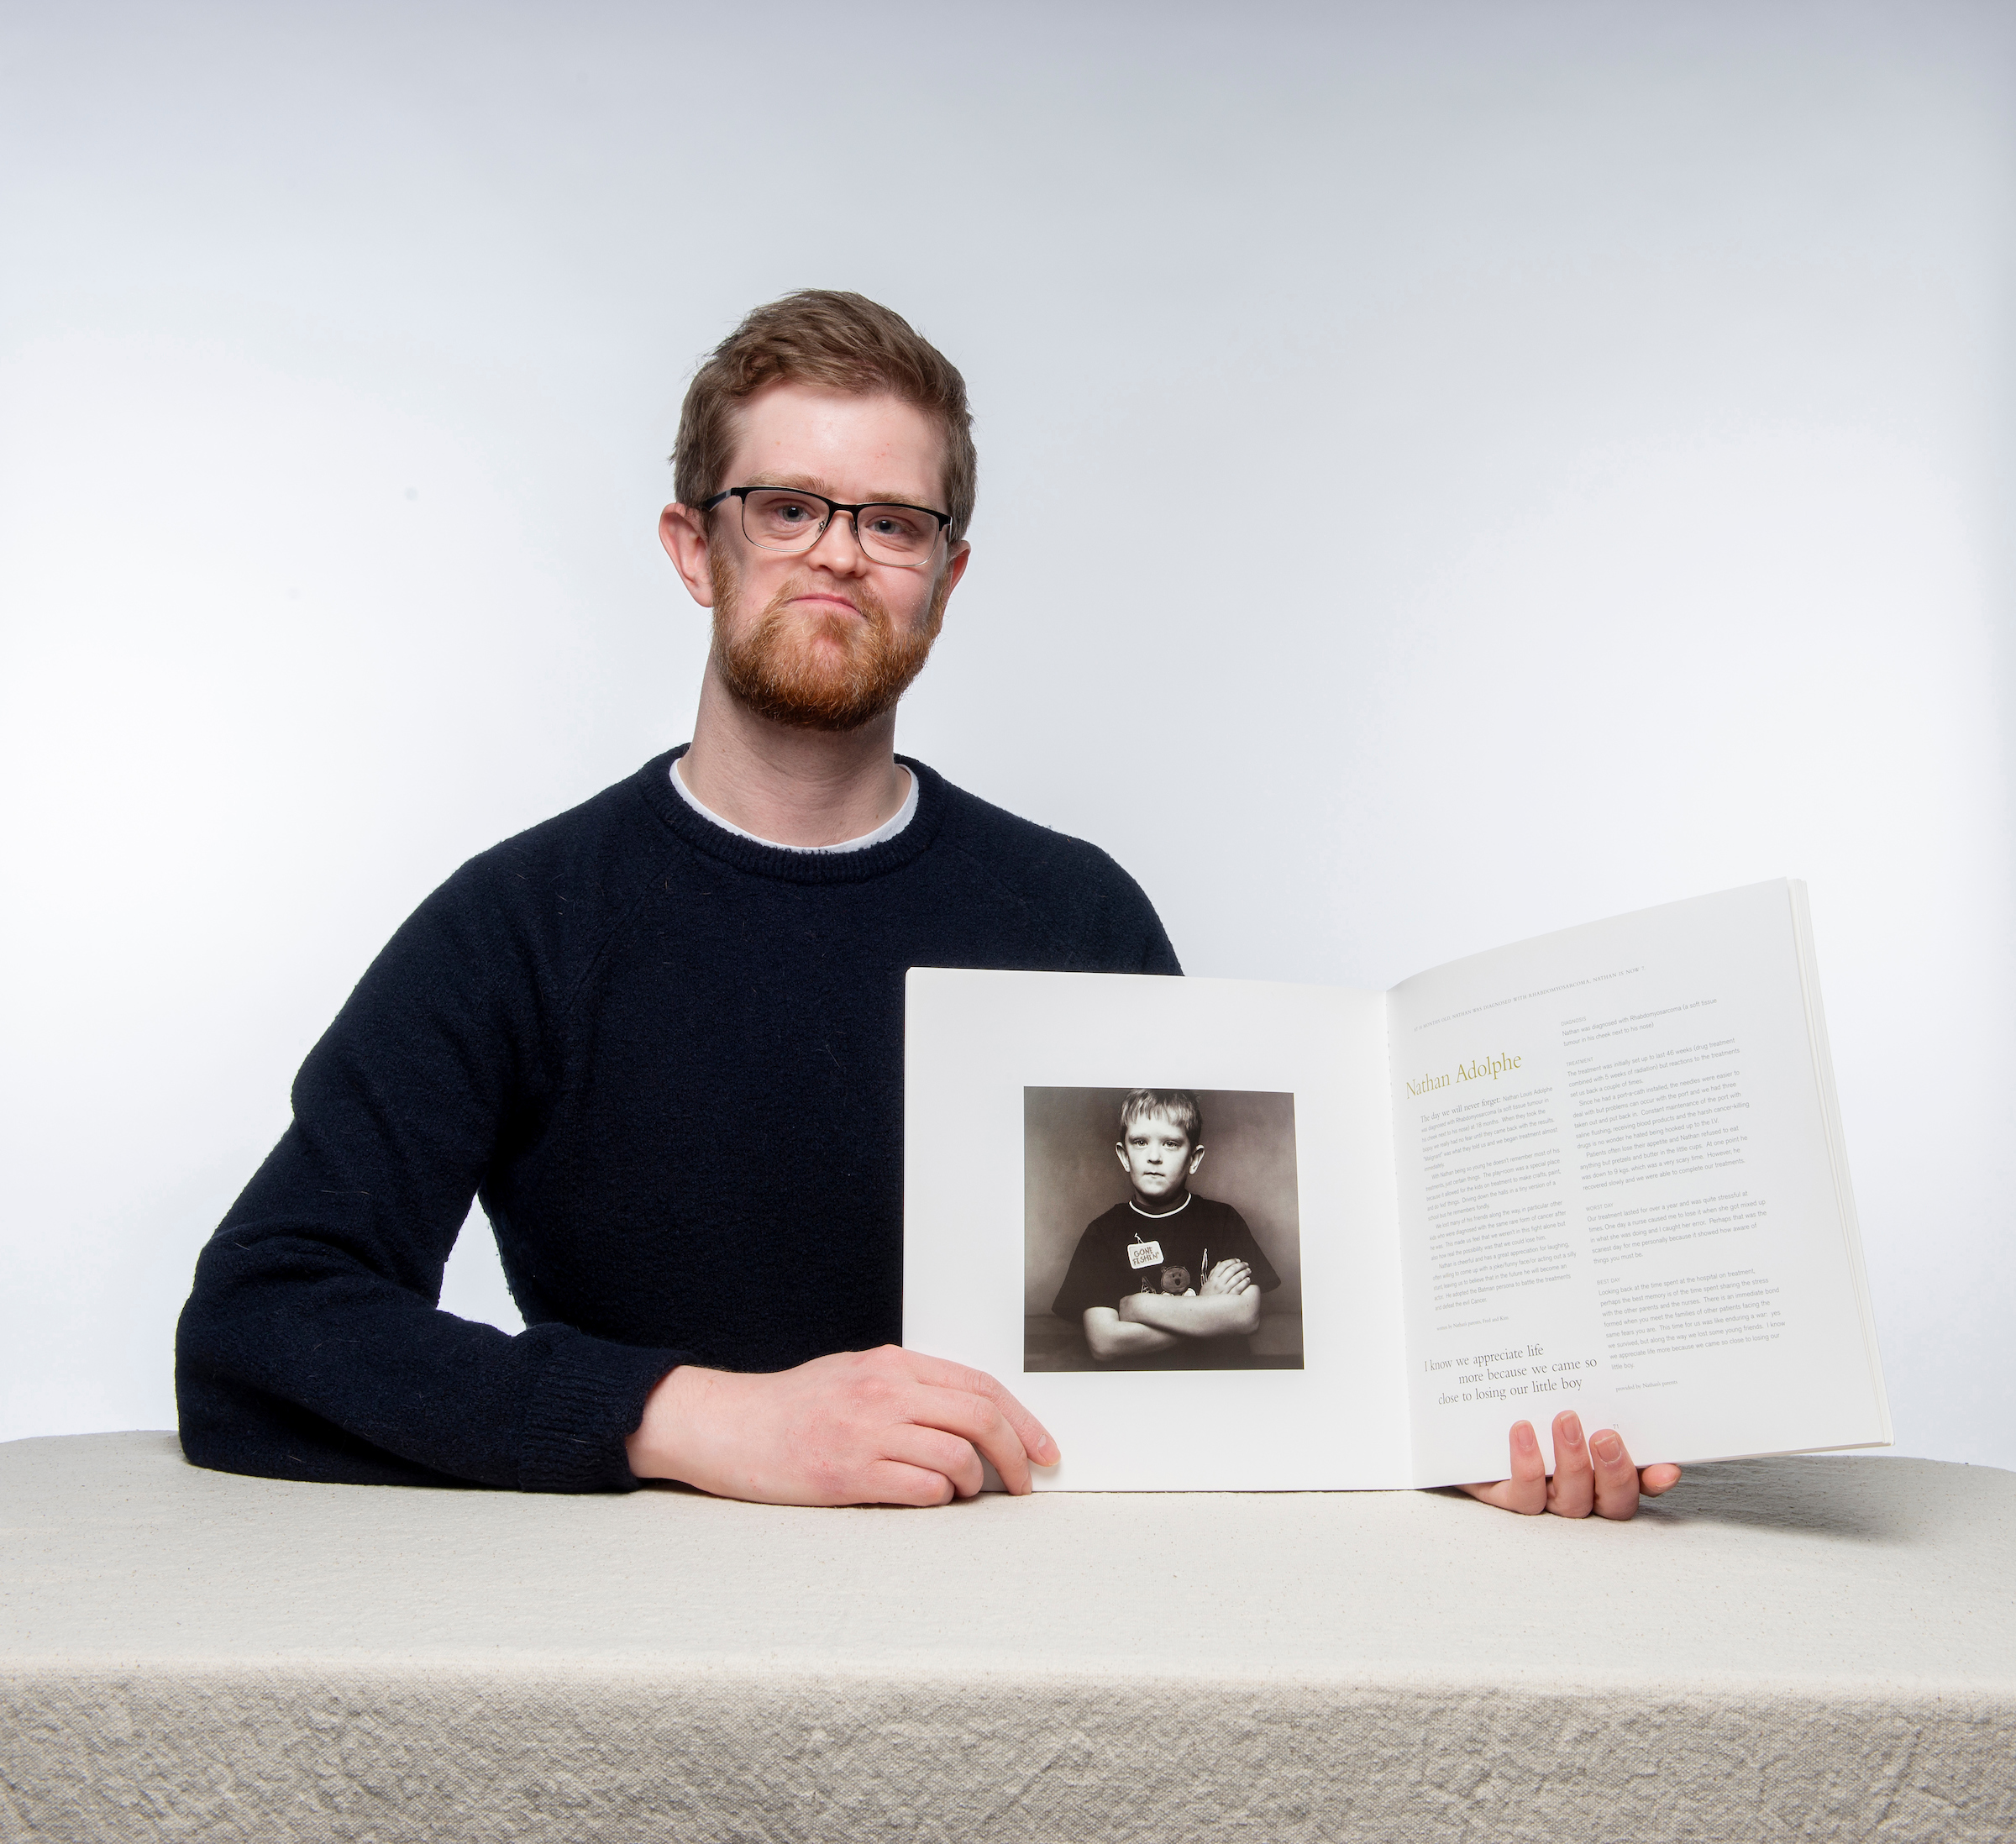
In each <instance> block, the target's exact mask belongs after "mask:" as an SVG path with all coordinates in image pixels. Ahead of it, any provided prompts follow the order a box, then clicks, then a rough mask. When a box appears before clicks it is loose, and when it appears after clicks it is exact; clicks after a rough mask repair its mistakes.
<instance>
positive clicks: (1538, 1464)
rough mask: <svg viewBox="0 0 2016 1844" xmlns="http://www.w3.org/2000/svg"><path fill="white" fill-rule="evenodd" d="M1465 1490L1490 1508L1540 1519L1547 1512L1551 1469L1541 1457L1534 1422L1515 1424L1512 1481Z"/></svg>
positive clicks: (1497, 1480)
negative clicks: (1494, 1506)
mask: <svg viewBox="0 0 2016 1844" xmlns="http://www.w3.org/2000/svg"><path fill="white" fill-rule="evenodd" d="M1463 1490H1464V1491H1466V1492H1467V1493H1468V1494H1469V1495H1471V1497H1473V1498H1474V1499H1479V1500H1482V1501H1483V1503H1484V1504H1486V1505H1497V1506H1498V1508H1499V1510H1504V1511H1517V1512H1519V1513H1520V1516H1524V1517H1536V1516H1539V1514H1540V1513H1541V1512H1542V1511H1544V1510H1546V1508H1547V1468H1546V1461H1544V1460H1543V1459H1541V1457H1540V1437H1539V1436H1538V1435H1536V1434H1535V1433H1534V1432H1533V1424H1532V1423H1531V1422H1530V1421H1515V1422H1514V1423H1513V1424H1512V1476H1511V1477H1510V1478H1509V1479H1495V1480H1486V1481H1484V1482H1483V1483H1482V1484H1477V1485H1466V1486H1464V1487H1463Z"/></svg>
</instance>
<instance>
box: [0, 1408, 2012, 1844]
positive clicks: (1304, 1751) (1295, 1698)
mask: <svg viewBox="0 0 2016 1844" xmlns="http://www.w3.org/2000/svg"><path fill="white" fill-rule="evenodd" d="M0 1789H3V1790H0V1836H5V1837H7V1838H8V1839H10V1840H11V1839H15V1838H30V1837H36V1838H39V1837H52V1838H80V1839H81V1838H91V1839H93V1840H99V1839H103V1840H124V1839H143V1838H144V1839H155V1838H177V1839H180V1838H203V1839H240V1838H243V1839H252V1838H260V1839H292V1838H303V1839H307V1838H316V1839H323V1838H336V1839H360V1840H361V1839H372V1840H379V1841H384V1844H391V1841H394V1840H401V1839H408V1838H458V1839H469V1840H477V1839H484V1840H515V1839H561V1838H564V1839H577V1838H608V1839H623V1840H638V1839H650V1838H678V1839H682V1840H685V1839H694V1840H701V1839H704V1840H724V1841H725V1840H731V1839H733V1840H758V1839H761V1840H779V1841H781V1840H796V1839H818V1840H828V1839H835V1840H837V1839H843V1838H845V1839H857V1838H867V1837H869V1836H885V1835H887V1836H896V1837H899V1838H913V1839H918V1840H940V1839H942V1840H953V1839H958V1840H962V1841H966V1840H995V1839H1016V1840H1022V1839H1112V1840H1140V1841H1143V1844H1145V1841H1148V1840H1154V1841H1156V1844H1170V1841H1175V1840H1183V1839H1211V1840H1233V1839H1238V1840H1253V1841H1260V1840H1267V1841H1272V1840H1310V1841H1314V1840H1319V1839H1354V1840H1356V1839H1392V1840H1396V1841H1397V1840H1408V1841H1410V1844H1411V1841H1415V1840H1423V1839H1458V1838H1460V1839H1466V1840H1469V1839H1474V1840H1480V1841H1481V1840H1499V1839H1536V1840H1539V1839H1546V1840H1549V1841H1561V1840H1568V1839H1584V1838H1588V1839H1630V1840H1636V1841H1645V1844H1651V1841H1656V1840H1666V1839H1679V1838H1688V1839H1700V1838H1712V1839H1717V1840H1723V1839H1750V1838H1757V1839H1782V1838H1788V1837H1798V1838H1825V1839H1835V1838H1841V1839H1846V1838H1882V1839H1906V1838H1909V1839H1925V1840H1940V1841H1941V1844H1960V1841H1973V1840H1980V1841H1982V1844H1986V1841H1988V1840H1991V1839H1993V1840H2007V1839H2009V1838H2011V1837H2016V1475H2013V1474H2008V1473H2002V1472H1998V1471H1994V1470H1992V1469H1987V1468H1965V1467H1958V1466H1945V1465H1937V1464H1934V1463H1929V1462H1923V1461H1911V1460H1880V1459H1869V1458H1863V1459H1846V1458H1828V1459H1795V1460H1775V1461H1751V1462H1743V1463H1730V1464H1725V1465H1721V1466H1715V1467H1704V1468H1699V1469H1698V1472H1697V1473H1696V1474H1693V1475H1692V1476H1690V1478H1689V1479H1688V1480H1687V1481H1686V1482H1685V1483H1684V1484H1683V1485H1682V1486H1681V1487H1680V1488H1679V1489H1678V1490H1677V1491H1676V1492H1675V1493H1673V1494H1672V1495H1670V1496H1669V1497H1668V1498H1667V1499H1665V1500H1662V1501H1661V1502H1660V1503H1658V1504H1657V1505H1653V1506H1650V1507H1648V1508H1647V1510H1646V1511H1645V1512H1644V1513H1643V1514H1641V1516H1640V1517H1639V1518H1638V1520H1637V1521H1635V1523H1632V1524H1630V1525H1608V1524H1602V1523H1599V1522H1596V1521H1588V1522H1584V1523H1569V1522H1564V1521H1559V1520H1556V1519H1544V1520H1535V1519H1523V1518H1515V1517H1511V1516H1506V1515H1505V1514H1504V1513H1502V1512H1496V1511H1491V1510H1486V1509H1484V1508H1483V1507H1482V1506H1478V1505H1473V1504H1471V1503H1469V1502H1468V1501H1467V1500H1462V1499H1460V1498H1456V1497H1452V1496H1447V1495H1441V1494H1432V1493H1410V1492H1399V1493H1347V1494H1282V1495H1254V1496H1247V1495H1214V1496H1206V1495H1197V1496H1189V1495H1181V1496H1178V1495H1161V1496H1149V1495H1126V1496H1122V1495H1114V1496H1079V1495H1063V1494H1055V1495H1045V1496H1040V1497H1037V1498H1032V1499H1024V1500H1010V1499H1005V1498H999V1497H992V1496H990V1497H986V1498H983V1499H980V1500H977V1501H974V1502H973V1503H969V1504H966V1505H956V1506H952V1507H949V1508H948V1509H946V1510H938V1511H893V1510H854V1511H799V1510H771V1509H765V1508H758V1507H753V1506H748V1505H732V1504H727V1503H724V1502H721V1501H717V1500H711V1499H706V1498H702V1497H700V1496H698V1495H695V1494H691V1493H688V1492H684V1491H680V1490H676V1489H664V1490H657V1489H654V1490H648V1491H644V1492H640V1493H638V1494H636V1495H632V1496H629V1497H621V1498H617V1497H611V1498H576V1499H564V1498H543V1497H522V1496H516V1495H510V1494H503V1493H491V1492H475V1491H470V1492H447V1491H421V1490H412V1489H400V1488H381V1487H350V1486H323V1485H297V1484H278V1483H275V1482H272V1481H269V1480H260V1479H236V1478H231V1477H228V1476H226V1475H223V1474H215V1473H204V1472H200V1471H198V1470H197V1469H195V1468H191V1467H189V1466H187V1465H186V1464H185V1463H183V1461H182V1459H181V1453H180V1451H179V1449H178V1448H177V1447H176V1444H175V1442H174V1440H173V1438H172V1437H171V1436H168V1435H165V1434H121V1435H91V1436H78V1437H69V1438H64V1439H53V1440H39V1441H21V1442H13V1443H10V1444H8V1445H5V1446H0Z"/></svg>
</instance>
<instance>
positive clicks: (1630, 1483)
mask: <svg viewBox="0 0 2016 1844" xmlns="http://www.w3.org/2000/svg"><path fill="white" fill-rule="evenodd" d="M1589 1452H1590V1453H1591V1455H1592V1456H1593V1458H1594V1459H1595V1462H1596V1515H1597V1516H1599V1517H1614V1518H1626V1517H1633V1516H1636V1515H1637V1510H1638V1468H1636V1467H1635V1466H1633V1465H1632V1464H1631V1456H1630V1452H1629V1450H1628V1449H1627V1448H1626V1447H1625V1444H1624V1437H1622V1436H1621V1435H1620V1434H1619V1433H1618V1432H1617V1431H1616V1430H1615V1429H1614V1428H1604V1429H1601V1430H1599V1432H1597V1434H1596V1435H1595V1437H1593V1439H1592V1440H1591V1441H1590V1442H1589Z"/></svg>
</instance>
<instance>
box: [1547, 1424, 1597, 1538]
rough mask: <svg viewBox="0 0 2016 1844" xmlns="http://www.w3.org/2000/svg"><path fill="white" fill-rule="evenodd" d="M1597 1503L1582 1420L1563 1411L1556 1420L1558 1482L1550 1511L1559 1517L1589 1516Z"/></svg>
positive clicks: (1549, 1495) (1549, 1501)
mask: <svg viewBox="0 0 2016 1844" xmlns="http://www.w3.org/2000/svg"><path fill="white" fill-rule="evenodd" d="M1595 1502H1596V1477H1595V1474H1594V1473H1593V1471H1592V1470H1591V1468H1590V1466H1589V1447H1588V1442H1587V1441H1586V1440H1585V1439H1584V1438H1583V1432H1582V1417H1581V1416H1578V1414H1576V1412H1575V1411H1573V1410H1572V1409H1563V1410H1562V1411H1561V1413H1560V1414H1559V1415H1557V1416H1555V1417H1554V1483H1553V1484H1552V1485H1551V1487H1550V1488H1549V1489H1548V1492H1547V1509H1548V1510H1550V1511H1551V1512H1553V1513H1554V1515H1555V1516H1557V1517H1587V1516H1588V1515H1589V1512H1590V1510H1591V1508H1592V1507H1593V1505H1595Z"/></svg>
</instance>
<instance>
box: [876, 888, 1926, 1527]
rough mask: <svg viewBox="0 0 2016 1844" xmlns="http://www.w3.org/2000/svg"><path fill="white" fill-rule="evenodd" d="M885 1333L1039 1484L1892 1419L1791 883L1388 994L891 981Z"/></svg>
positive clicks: (1781, 1441)
mask: <svg viewBox="0 0 2016 1844" xmlns="http://www.w3.org/2000/svg"><path fill="white" fill-rule="evenodd" d="M905 1146H906V1165H905V1206H904V1212H905V1232H904V1233H905V1240H904V1306H903V1329H904V1342H905V1343H906V1344H908V1345H910V1346H911V1347H912V1348H916V1349H918V1350H922V1351H927V1352H932V1353H937V1355H940V1356H942V1357H947V1358H955V1359H957V1360H958V1361H959V1362H962V1363H969V1364H972V1365H974V1366H975V1367H977V1368H979V1369H984V1370H988V1371H991V1372H992V1373H993V1374H995V1376H997V1377H999V1378H1000V1379H1001V1380H1002V1381H1003V1382H1004V1383H1005V1384H1007V1385H1008V1387H1009V1388H1010V1389H1011V1390H1014V1391H1015V1392H1016V1395H1019V1396H1020V1397H1021V1399H1022V1400H1024V1401H1025V1402H1026V1403H1027V1404H1028V1405H1029V1406H1030V1408H1031V1409H1032V1411H1034V1412H1035V1413H1036V1414H1037V1416H1040V1417H1041V1418H1042V1421H1044V1423H1045V1425H1046V1426H1048V1428H1049V1429H1050V1431H1051V1432H1052V1433H1053V1434H1054V1435H1055V1436H1056V1437H1057V1440H1058V1444H1059V1446H1060V1447H1062V1448H1063V1462H1062V1463H1061V1464H1060V1465H1058V1467H1056V1468H1053V1469H1052V1470H1051V1471H1050V1472H1049V1473H1047V1474H1045V1475H1043V1476H1042V1478H1041V1479H1039V1485H1040V1486H1043V1487H1047V1488H1049V1489H1063V1490H1079V1491H1115V1490H1207V1489H1223V1490H1231V1489H1247V1490H1256V1489H1257V1490H1269V1489H1273V1490H1296V1489H1323V1488H1341V1487H1381V1486H1407V1485H1440V1484H1456V1483H1458V1482H1462V1481H1465V1480H1472V1479H1498V1478H1502V1477H1504V1474H1505V1472H1506V1469H1507V1460H1506V1446H1507V1434H1508V1431H1509V1428H1510V1426H1511V1424H1512V1423H1513V1421H1515V1420H1518V1419H1520V1418H1525V1419H1528V1420H1530V1421H1532V1423H1533V1425H1534V1427H1535V1429H1536V1432H1538V1433H1539V1435H1540V1437H1541V1447H1542V1449H1543V1451H1545V1452H1546V1453H1547V1455H1548V1465H1549V1468H1550V1470H1551V1467H1552V1463H1553V1461H1552V1454H1551V1443H1550V1423H1551V1420H1552V1418H1553V1416H1554V1415H1555V1414H1556V1413H1557V1412H1558V1411H1560V1410H1561V1409H1562V1408H1567V1407H1572V1408H1574V1409H1576V1410H1577V1411H1578V1412H1579V1413H1580V1414H1581V1416H1582V1418H1583V1425H1584V1426H1585V1427H1587V1428H1589V1429H1591V1430H1593V1429H1595V1428H1598V1427H1604V1426H1615V1427H1616V1428H1617V1429H1618V1430H1619V1431H1620V1432H1621V1433H1622V1434H1623V1436H1624V1437H1625V1441H1626V1442H1627V1443H1628V1444H1629V1446H1630V1450H1631V1453H1632V1455H1633V1457H1634V1458H1635V1459H1636V1460H1637V1461H1638V1462H1639V1463H1641V1465H1642V1464H1646V1463H1651V1462H1652V1461H1655V1460H1677V1461H1682V1462H1686V1461H1690V1460H1702V1459H1710V1458H1730V1457H1734V1456H1737V1455H1743V1454H1756V1453H1789V1452H1793V1451H1802V1450H1812V1449H1816V1448H1822V1447H1865V1446H1877V1445H1882V1444H1883V1443H1886V1442H1888V1440H1889V1439H1890V1418H1889V1411H1888V1407H1887V1404H1886V1401H1885V1399H1884V1394H1883V1384H1882V1372H1881V1370H1880V1368H1879V1366H1878V1363H1877V1349H1876V1337H1875V1330H1874V1325H1873V1322H1872V1316H1871V1312H1870V1306H1869V1298H1868V1286H1867V1282H1866V1278H1865V1276H1864V1273H1863V1268H1862V1259H1861V1245H1860V1241H1859V1237H1858V1233H1857V1230H1856V1217H1855V1206H1854V1201H1853V1200H1852V1198H1851V1195H1850V1191H1849V1185H1848V1168H1847V1161H1846V1158H1845V1153H1844V1150H1843V1147H1842V1143H1841V1131H1840V1118H1839V1112H1838V1110H1837V1108H1836V1106H1835V1092H1834V1076H1833V1070H1832V1067H1831V1064H1830V1059H1829V1056H1828V1051H1827V1036H1826V1027H1825V1026H1824V1022H1823V1021H1822V1018H1821V1013H1820V996H1819V985H1818V982H1817V980H1816V978H1815V975H1814V957H1813V949H1812V938H1811V927H1810V924H1809V919H1808V915H1807V908H1806V897H1805V890H1804V887H1803V885H1799V884H1797V883H1774V884H1762V885H1755V886H1752V887H1751V888H1748V889H1744V890H1730V891H1725V892H1724V893H1722V894H1721V895H1719V896H1704V897H1701V898H1698V899H1697V900H1695V901H1691V902H1683V903H1672V904H1669V905H1667V906H1663V907H1662V908H1658V909H1651V910H1646V911H1641V912H1640V913H1638V914H1636V915H1631V916H1620V917H1616V918H1615V919H1614V920H1612V921H1609V922H1593V923H1591V924H1589V925H1588V926H1587V927H1581V928H1572V929H1567V930H1565V931H1563V932H1562V933H1559V934H1554V935H1546V936H1542V937H1541V938H1539V939H1537V940H1534V941H1528V942H1522V943H1519V944H1518V945H1516V946H1515V947H1510V948H1499V949H1497V950H1495V951H1494V952H1493V953H1490V954H1478V955H1474V956H1473V957H1472V958H1470V959H1466V960H1459V961H1456V962H1453V963H1452V964H1450V965H1448V966H1446V967H1441V968H1437V969H1436V970H1435V971H1433V972H1431V973H1425V974H1420V975H1416V976H1415V978H1413V979H1411V980H1406V981H1404V982H1403V983H1402V984H1401V985H1398V986H1396V987H1394V989H1393V990H1391V991H1390V992H1385V993H1378V992H1357V991H1352V990H1347V989H1344V988H1338V987H1328V986H1297V985H1276V984H1268V983H1262V982H1257V981H1246V980H1163V979H1152V978H1139V977H1130V976H1126V975H1081V974H1021V973H990V972H959V971H953V970H949V969H938V968H919V969H916V970H915V971H913V972H912V973H911V975H910V985H909V1007H908V1017H907V1053H906V1121H905Z"/></svg>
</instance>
